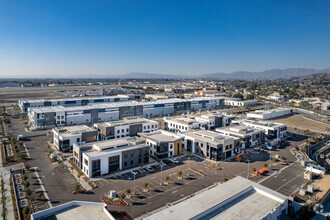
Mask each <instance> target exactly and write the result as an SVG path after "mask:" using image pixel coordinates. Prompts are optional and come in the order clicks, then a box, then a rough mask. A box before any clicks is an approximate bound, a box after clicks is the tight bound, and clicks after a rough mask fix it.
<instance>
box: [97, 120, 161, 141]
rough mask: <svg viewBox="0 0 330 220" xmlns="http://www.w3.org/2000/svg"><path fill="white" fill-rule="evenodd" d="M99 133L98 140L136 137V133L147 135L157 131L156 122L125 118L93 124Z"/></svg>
mask: <svg viewBox="0 0 330 220" xmlns="http://www.w3.org/2000/svg"><path fill="white" fill-rule="evenodd" d="M94 127H96V128H97V130H98V132H99V140H109V139H115V138H121V137H126V136H136V135H137V133H141V132H142V133H147V132H153V131H157V130H158V122H156V121H153V120H150V119H146V118H140V117H135V116H133V117H125V118H123V119H122V120H119V121H111V122H103V123H95V124H94Z"/></svg>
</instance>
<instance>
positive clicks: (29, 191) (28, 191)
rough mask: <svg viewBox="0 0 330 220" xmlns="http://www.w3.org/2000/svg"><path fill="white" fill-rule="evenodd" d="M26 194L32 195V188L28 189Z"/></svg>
mask: <svg viewBox="0 0 330 220" xmlns="http://www.w3.org/2000/svg"><path fill="white" fill-rule="evenodd" d="M26 194H27V195H28V196H29V197H30V196H31V190H30V189H28V190H26Z"/></svg>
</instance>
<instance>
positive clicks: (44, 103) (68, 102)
mask: <svg viewBox="0 0 330 220" xmlns="http://www.w3.org/2000/svg"><path fill="white" fill-rule="evenodd" d="M128 100H130V97H129V96H127V95H116V96H101V97H92V98H90V97H80V98H67V99H47V100H46V99H33V100H19V101H18V106H19V107H20V109H21V111H22V112H27V111H28V108H41V107H49V106H63V107H71V106H85V105H89V104H99V103H110V102H121V101H128Z"/></svg>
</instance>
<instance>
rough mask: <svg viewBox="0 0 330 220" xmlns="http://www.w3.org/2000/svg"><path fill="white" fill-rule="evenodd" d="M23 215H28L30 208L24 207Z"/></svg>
mask: <svg viewBox="0 0 330 220" xmlns="http://www.w3.org/2000/svg"><path fill="white" fill-rule="evenodd" d="M23 213H24V214H25V215H28V214H30V208H29V207H28V206H25V207H24V208H23Z"/></svg>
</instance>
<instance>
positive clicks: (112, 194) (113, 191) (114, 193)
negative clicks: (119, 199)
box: [109, 190, 116, 198]
mask: <svg viewBox="0 0 330 220" xmlns="http://www.w3.org/2000/svg"><path fill="white" fill-rule="evenodd" d="M109 197H110V198H115V197H116V191H115V190H110V192H109Z"/></svg>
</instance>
